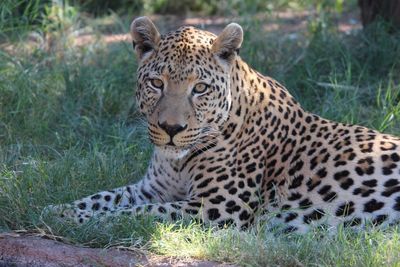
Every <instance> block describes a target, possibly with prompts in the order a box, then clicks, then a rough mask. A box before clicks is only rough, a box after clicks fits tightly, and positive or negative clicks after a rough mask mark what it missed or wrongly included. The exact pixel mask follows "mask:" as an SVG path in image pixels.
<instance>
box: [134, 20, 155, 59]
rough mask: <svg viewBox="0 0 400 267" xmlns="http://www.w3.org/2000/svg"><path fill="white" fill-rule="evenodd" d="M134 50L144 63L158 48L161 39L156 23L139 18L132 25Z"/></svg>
mask: <svg viewBox="0 0 400 267" xmlns="http://www.w3.org/2000/svg"><path fill="white" fill-rule="evenodd" d="M131 36H132V41H133V48H134V49H135V51H136V54H137V56H138V58H139V59H140V60H141V61H142V60H144V59H145V58H146V57H148V56H149V55H150V54H151V53H152V52H154V51H156V50H157V48H158V43H159V41H160V39H161V36H160V33H159V32H158V30H157V28H156V26H155V25H154V23H153V22H152V21H151V20H150V19H149V18H148V17H139V18H137V19H135V20H133V21H132V23H131Z"/></svg>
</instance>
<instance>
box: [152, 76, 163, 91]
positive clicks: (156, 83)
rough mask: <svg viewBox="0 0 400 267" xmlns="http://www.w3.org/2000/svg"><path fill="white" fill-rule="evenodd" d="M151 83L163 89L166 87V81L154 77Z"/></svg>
mask: <svg viewBox="0 0 400 267" xmlns="http://www.w3.org/2000/svg"><path fill="white" fill-rule="evenodd" d="M149 82H150V85H151V86H152V87H154V88H156V89H159V90H162V89H163V88H164V83H163V81H162V80H160V79H157V78H154V79H150V80H149Z"/></svg>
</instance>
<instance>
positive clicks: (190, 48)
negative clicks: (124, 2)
mask: <svg viewBox="0 0 400 267" xmlns="http://www.w3.org/2000/svg"><path fill="white" fill-rule="evenodd" d="M131 34H132V38H133V42H134V47H135V50H136V53H137V55H138V60H139V68H138V88H137V100H138V104H139V109H140V111H141V112H142V113H143V115H144V116H145V117H146V119H147V121H148V129H149V136H150V140H151V141H152V142H153V143H154V144H155V152H154V154H153V157H152V159H151V161H150V164H149V167H148V171H147V173H146V174H145V176H144V177H143V179H142V180H140V181H139V182H138V183H136V184H133V185H128V186H124V187H121V188H117V189H114V190H111V191H104V192H100V193H97V194H94V195H91V196H88V197H86V198H83V199H81V200H77V201H75V202H73V204H71V205H70V206H68V209H67V210H66V211H64V213H63V215H66V216H68V217H72V218H73V219H75V220H76V221H78V222H80V223H83V222H85V221H87V220H88V219H89V218H91V217H92V216H95V215H96V216H97V215H110V214H130V215H135V214H141V213H147V214H153V215H156V216H160V217H163V218H166V219H172V220H174V219H176V218H180V217H196V218H198V219H200V220H202V221H204V222H212V223H216V224H226V223H234V224H235V225H237V226H238V227H246V226H248V225H249V224H251V223H253V221H254V219H255V217H256V216H257V215H259V214H265V213H267V214H270V215H274V216H273V218H272V219H270V223H271V224H272V225H283V226H284V227H285V230H286V231H299V232H304V231H306V230H307V229H309V227H310V226H315V225H321V224H323V225H328V226H330V227H335V226H337V225H338V224H339V223H343V225H344V226H356V225H364V224H365V223H366V221H369V222H371V223H373V224H375V225H390V224H393V223H395V222H397V220H398V219H399V218H400V155H399V154H400V139H399V138H397V137H394V136H391V135H387V134H381V133H379V132H377V131H374V130H371V129H367V128H365V127H362V126H356V125H348V124H342V123H338V122H333V121H329V120H326V119H323V118H321V117H319V116H317V115H314V114H311V113H309V112H307V111H305V110H304V109H303V108H302V107H301V106H300V105H299V104H298V103H297V102H296V100H294V99H293V97H292V96H291V95H290V93H289V92H288V91H287V89H285V88H284V87H283V86H282V85H281V84H279V83H278V82H277V81H275V80H274V79H272V78H270V77H266V76H264V75H262V74H260V73H258V72H257V71H255V70H253V69H252V68H251V67H249V66H248V65H247V64H246V63H245V62H244V61H243V60H242V59H241V58H240V57H239V55H238V50H239V48H240V46H241V43H242V39H243V32H242V29H241V27H240V26H239V25H237V24H230V25H228V26H227V27H226V28H225V29H224V31H223V32H222V33H221V34H220V35H219V36H215V35H213V34H211V33H209V32H206V31H202V30H199V29H196V28H193V27H182V28H179V29H178V30H177V31H174V32H170V33H168V34H166V35H160V34H159V33H158V31H157V29H156V27H155V26H154V24H153V23H152V22H151V21H150V20H149V19H148V18H145V17H141V18H138V19H136V20H134V21H133V23H132V26H131ZM161 84H162V86H160V85H161ZM199 84H203V85H199ZM159 87H160V88H159ZM203 89H205V91H204V92H203ZM199 92H200V93H199Z"/></svg>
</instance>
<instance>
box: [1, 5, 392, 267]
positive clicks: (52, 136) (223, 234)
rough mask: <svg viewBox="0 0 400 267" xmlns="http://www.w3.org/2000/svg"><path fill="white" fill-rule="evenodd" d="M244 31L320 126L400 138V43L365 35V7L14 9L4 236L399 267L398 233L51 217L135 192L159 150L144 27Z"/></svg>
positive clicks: (6, 19)
mask: <svg viewBox="0 0 400 267" xmlns="http://www.w3.org/2000/svg"><path fill="white" fill-rule="evenodd" d="M144 14H146V15H150V16H151V18H152V19H154V21H155V22H156V24H157V25H158V26H159V28H160V29H161V31H163V32H165V31H167V30H173V29H175V28H176V27H177V26H181V25H183V24H192V25H196V26H197V27H200V28H204V29H207V30H210V31H214V32H218V31H219V30H221V29H222V28H223V27H224V26H225V25H226V24H227V23H229V22H231V21H236V22H239V23H240V24H241V25H242V26H243V28H244V31H245V41H244V43H243V49H242V50H241V56H242V58H243V59H244V60H246V61H247V62H248V63H249V64H250V65H251V66H253V67H254V68H255V69H257V70H258V71H260V72H262V73H264V74H267V75H269V76H272V77H274V78H275V79H277V80H279V81H280V82H282V83H283V84H284V85H286V86H287V88H288V89H289V91H290V92H291V93H292V94H293V95H294V96H295V97H296V98H297V99H298V100H299V102H300V103H302V105H303V106H304V107H305V108H306V109H308V110H310V111H312V112H314V113H317V114H319V115H321V116H324V117H326V118H329V119H332V120H337V121H341V122H346V123H356V124H361V125H364V126H368V127H371V128H374V129H378V130H380V131H384V132H387V133H392V134H395V135H400V104H399V102H400V33H399V32H397V33H396V32H391V31H388V30H387V29H388V25H387V24H386V23H385V22H382V21H376V22H375V23H373V24H371V25H369V26H368V27H367V28H365V29H364V30H363V29H362V28H361V24H360V22H359V11H358V8H357V3H356V1H355V0H349V1H344V0H322V1H320V0H302V1H293V0H270V1H262V0H230V1H228V0H222V1H218V0H203V1H201V0H181V1H178V0H176V1H167V0H127V1H112V0H75V1H73V0H71V1H66V0H64V1H63V0H30V1H22V0H3V1H1V3H0V231H1V232H8V231H12V230H14V231H16V230H18V231H22V232H24V231H25V232H34V233H40V234H45V235H49V236H57V237H58V238H60V239H63V240H64V241H66V242H69V243H74V244H79V245H84V246H91V247H101V248H103V247H110V246H125V247H130V248H140V249H142V250H145V251H150V252H152V253H156V254H162V255H168V256H179V257H194V258H199V259H210V260H217V261H224V262H228V263H234V264H238V265H242V266H267V265H272V266H277V265H279V266H382V265H384V266H399V265H400V250H399V247H400V236H399V233H400V231H399V229H398V227H397V226H395V227H392V228H390V229H386V230H384V231H378V230H376V229H374V228H373V227H371V228H370V229H366V230H363V231H359V232H351V231H348V230H344V229H339V231H338V234H337V235H329V234H324V231H325V229H316V230H315V231H313V232H311V233H309V234H306V235H302V236H298V235H295V234H288V235H285V236H277V235H275V234H274V233H271V232H269V231H266V227H265V222H258V223H257V224H256V225H255V226H254V227H253V228H251V229H249V230H248V231H243V232H240V231H237V230H235V229H233V228H229V227H227V228H225V229H214V228H212V227H208V226H201V225H198V224H196V223H187V222H176V223H162V222H159V221H157V220H155V219H154V218H150V217H140V218H125V217H121V218H114V219H113V220H112V224H102V225H98V224H96V222H92V223H88V224H86V225H84V226H76V225H69V224H67V223H60V222H57V221H54V220H52V219H51V218H41V216H40V215H41V212H42V210H43V208H44V207H45V206H47V205H49V204H60V203H65V202H69V201H72V200H75V199H78V198H80V197H83V196H86V195H88V194H91V193H94V192H97V191H100V190H105V189H111V188H114V187H119V186H122V185H125V184H128V183H132V182H134V181H136V180H138V179H140V176H141V175H142V174H143V173H144V171H145V169H146V166H147V161H148V159H149V156H150V154H151V151H152V148H151V145H150V144H149V142H148V140H147V137H146V129H145V123H144V121H143V119H142V118H141V117H140V116H139V114H138V113H137V112H136V106H135V99H134V97H133V96H134V91H135V70H136V67H137V62H136V59H135V57H134V55H133V52H132V47H131V44H130V41H129V35H127V33H128V29H129V24H130V22H131V20H132V19H133V18H134V17H135V16H138V15H144Z"/></svg>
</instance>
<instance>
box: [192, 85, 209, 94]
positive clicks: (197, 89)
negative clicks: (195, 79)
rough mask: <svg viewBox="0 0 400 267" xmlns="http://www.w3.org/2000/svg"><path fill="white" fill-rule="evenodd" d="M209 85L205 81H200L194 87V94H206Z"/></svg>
mask: <svg viewBox="0 0 400 267" xmlns="http://www.w3.org/2000/svg"><path fill="white" fill-rule="evenodd" d="M208 87H209V85H208V84H205V83H198V84H196V85H195V86H194V87H193V91H192V92H193V94H197V95H201V94H204V93H205V92H206V91H207V89H208Z"/></svg>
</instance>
